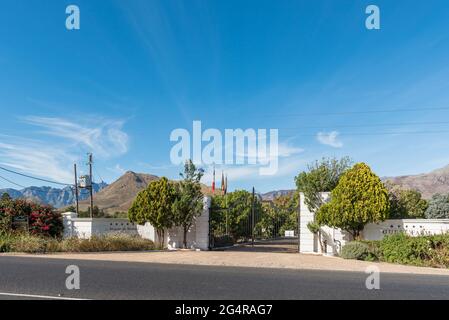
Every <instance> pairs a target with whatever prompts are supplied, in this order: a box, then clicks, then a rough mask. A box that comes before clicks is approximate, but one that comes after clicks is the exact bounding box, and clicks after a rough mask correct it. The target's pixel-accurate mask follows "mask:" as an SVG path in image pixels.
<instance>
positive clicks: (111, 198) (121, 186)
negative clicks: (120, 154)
mask: <svg viewBox="0 0 449 320" xmlns="http://www.w3.org/2000/svg"><path fill="white" fill-rule="evenodd" d="M157 179H159V177H157V176H154V175H151V174H145V173H135V172H132V171H128V172H126V173H125V174H124V175H123V176H121V177H120V178H119V179H118V180H116V181H115V182H113V183H112V184H110V185H109V186H107V187H106V188H104V189H103V190H101V191H100V192H98V193H97V194H96V195H95V196H94V206H98V208H100V209H103V210H104V211H105V212H106V213H109V214H113V213H115V212H126V211H128V209H129V207H130V206H131V204H132V202H133V200H134V198H135V197H136V196H137V194H138V193H139V191H141V190H143V189H145V188H146V187H147V186H148V184H149V183H150V182H151V181H153V180H157ZM89 205H90V202H89V200H85V201H80V210H82V211H87V209H88V207H89Z"/></svg>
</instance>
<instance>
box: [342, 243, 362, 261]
mask: <svg viewBox="0 0 449 320" xmlns="http://www.w3.org/2000/svg"><path fill="white" fill-rule="evenodd" d="M368 253H369V248H368V245H367V244H366V243H363V242H360V241H352V242H349V243H347V244H346V245H345V246H343V248H342V249H341V257H342V258H343V259H357V260H365V258H366V257H367V256H368Z"/></svg>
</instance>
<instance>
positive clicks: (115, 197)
mask: <svg viewBox="0 0 449 320" xmlns="http://www.w3.org/2000/svg"><path fill="white" fill-rule="evenodd" d="M157 179H159V177H158V176H155V175H151V174H146V173H135V172H132V171H128V172H126V173H125V174H124V175H122V176H121V177H120V178H119V179H117V180H116V181H115V182H113V183H112V184H110V185H108V184H106V183H104V182H102V183H94V194H95V196H94V205H96V206H98V207H99V208H100V209H103V210H104V211H105V212H106V213H109V214H113V213H115V212H125V211H127V210H128V209H129V207H130V206H131V203H132V201H133V200H134V198H135V197H136V195H137V193H138V192H139V191H141V190H142V189H144V188H145V187H146V186H147V185H148V184H149V183H150V182H151V181H153V180H157ZM382 180H383V181H390V182H392V183H394V184H397V185H400V186H402V187H403V188H407V189H416V190H418V191H420V192H421V193H422V195H423V197H424V198H426V199H429V198H430V197H432V195H433V194H435V193H449V165H448V166H446V167H444V168H441V169H437V170H434V171H432V172H429V173H423V174H418V175H408V176H398V177H384V178H382ZM202 191H203V193H204V194H205V195H211V194H212V190H211V188H210V187H208V186H206V185H202ZM293 191H294V190H276V191H270V192H267V193H264V194H261V197H262V199H263V200H273V199H274V198H275V197H278V196H281V195H288V194H291V193H293ZM5 192H6V193H8V194H9V195H10V196H11V197H12V198H14V199H15V198H25V199H31V200H33V201H37V202H39V203H43V204H50V205H52V206H54V207H55V208H65V207H67V206H70V205H73V204H74V202H75V197H74V193H73V190H72V189H71V188H70V187H66V188H63V189H57V188H51V187H28V188H25V189H22V190H15V189H0V195H1V194H3V193H5ZM215 193H216V194H219V193H220V191H219V190H216V191H215ZM79 199H80V203H79V204H80V210H83V211H85V210H87V208H88V206H89V200H88V199H89V193H88V191H87V190H85V189H81V192H80V196H79Z"/></svg>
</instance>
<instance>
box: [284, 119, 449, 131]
mask: <svg viewBox="0 0 449 320" xmlns="http://www.w3.org/2000/svg"><path fill="white" fill-rule="evenodd" d="M444 124H449V121H428V122H397V123H372V124H354V125H344V124H337V125H322V126H318V125H314V126H301V127H292V128H278V129H279V130H298V129H322V128H325V127H329V128H330V127H332V128H363V127H389V126H419V125H444Z"/></svg>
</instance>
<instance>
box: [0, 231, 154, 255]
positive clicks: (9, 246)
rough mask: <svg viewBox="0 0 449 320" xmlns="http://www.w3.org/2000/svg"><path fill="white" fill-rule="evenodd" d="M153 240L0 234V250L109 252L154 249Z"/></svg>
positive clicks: (119, 236)
mask: <svg viewBox="0 0 449 320" xmlns="http://www.w3.org/2000/svg"><path fill="white" fill-rule="evenodd" d="M154 249H155V246H154V243H153V241H151V240H147V239H143V238H141V237H139V236H130V235H126V234H110V235H104V236H93V237H91V238H90V239H79V238H68V239H62V240H59V239H55V238H49V237H39V236H33V235H28V234H3V235H0V252H24V253H52V252H110V251H148V250H154Z"/></svg>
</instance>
